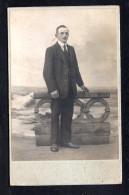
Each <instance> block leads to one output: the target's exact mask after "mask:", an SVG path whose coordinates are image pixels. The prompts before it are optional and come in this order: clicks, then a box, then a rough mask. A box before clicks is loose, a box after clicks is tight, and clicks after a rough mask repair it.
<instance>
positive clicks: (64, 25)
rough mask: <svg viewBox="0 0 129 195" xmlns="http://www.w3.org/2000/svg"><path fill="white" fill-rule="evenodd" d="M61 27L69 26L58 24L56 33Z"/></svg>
mask: <svg viewBox="0 0 129 195" xmlns="http://www.w3.org/2000/svg"><path fill="white" fill-rule="evenodd" d="M59 28H67V26H65V25H60V26H58V27H57V28H56V33H58V30H59Z"/></svg>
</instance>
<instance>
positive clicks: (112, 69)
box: [8, 7, 119, 88]
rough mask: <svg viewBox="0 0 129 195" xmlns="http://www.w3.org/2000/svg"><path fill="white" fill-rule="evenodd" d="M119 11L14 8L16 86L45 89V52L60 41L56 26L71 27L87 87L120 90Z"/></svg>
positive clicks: (12, 42)
mask: <svg viewBox="0 0 129 195" xmlns="http://www.w3.org/2000/svg"><path fill="white" fill-rule="evenodd" d="M117 11H118V10H117V9H115V8H113V7H110V8H105V7H103V8H100V7H97V8H95V7H93V8H91V7H90V8H89V7H83V8H82V7H80V8H77V7H74V8H72V7H60V8H57V7H55V8H52V7H51V8H50V7H49V8H45V7H40V8H26V9H25V8H10V10H9V18H8V21H9V27H8V30H9V61H10V78H11V85H12V86H32V87H34V86H35V87H45V86H46V84H45V82H44V79H43V74H42V73H43V66H44V57H45V50H46V48H47V47H49V46H51V45H53V44H54V43H55V42H56V41H57V40H56V37H55V30H56V27H57V26H59V25H61V24H64V25H66V26H67V27H68V28H69V33H70V36H69V40H68V44H69V45H72V46H73V47H74V49H75V51H76V56H77V59H78V64H79V69H80V73H81V75H82V78H83V81H84V83H85V85H86V86H87V87H89V88H90V87H94V88H98V87H105V88H107V87H117V66H118V64H119V63H118V62H119V61H118V60H117V56H118V51H117V48H118V41H117V39H118V38H117V37H118V27H119V26H118V18H117V13H118V12H117Z"/></svg>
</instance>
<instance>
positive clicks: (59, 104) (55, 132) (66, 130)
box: [51, 96, 74, 144]
mask: <svg viewBox="0 0 129 195" xmlns="http://www.w3.org/2000/svg"><path fill="white" fill-rule="evenodd" d="M73 108H74V97H72V96H70V97H68V98H66V99H51V112H52V114H51V144H59V143H67V142H70V141H71V124H72V116H73ZM60 117H61V119H60ZM59 119H60V121H59ZM59 124H60V126H59Z"/></svg>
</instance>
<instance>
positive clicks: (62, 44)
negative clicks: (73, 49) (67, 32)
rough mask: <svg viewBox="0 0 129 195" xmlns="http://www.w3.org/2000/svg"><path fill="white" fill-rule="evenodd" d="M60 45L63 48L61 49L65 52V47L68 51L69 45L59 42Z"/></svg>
mask: <svg viewBox="0 0 129 195" xmlns="http://www.w3.org/2000/svg"><path fill="white" fill-rule="evenodd" d="M58 43H59V45H60V46H61V49H62V50H63V51H64V45H65V47H66V50H67V51H68V47H67V43H62V42H61V41H59V40H58Z"/></svg>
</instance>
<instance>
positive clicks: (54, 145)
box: [50, 144, 58, 152]
mask: <svg viewBox="0 0 129 195" xmlns="http://www.w3.org/2000/svg"><path fill="white" fill-rule="evenodd" d="M50 149H51V151H52V152H58V146H57V144H52V145H51V147H50Z"/></svg>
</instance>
